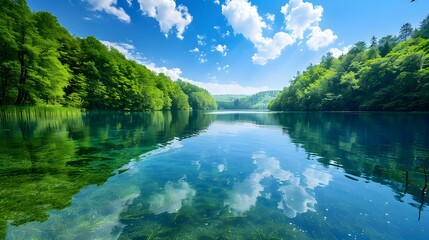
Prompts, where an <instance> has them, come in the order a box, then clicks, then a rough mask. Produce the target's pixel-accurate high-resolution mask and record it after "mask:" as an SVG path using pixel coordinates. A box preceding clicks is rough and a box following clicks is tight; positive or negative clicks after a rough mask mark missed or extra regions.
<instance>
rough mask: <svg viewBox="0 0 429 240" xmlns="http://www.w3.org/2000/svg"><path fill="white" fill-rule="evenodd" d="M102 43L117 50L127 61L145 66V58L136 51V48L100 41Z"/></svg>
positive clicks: (119, 43)
mask: <svg viewBox="0 0 429 240" xmlns="http://www.w3.org/2000/svg"><path fill="white" fill-rule="evenodd" d="M100 42H101V43H102V44H104V45H105V46H106V47H108V48H115V49H116V50H118V51H119V52H120V53H122V54H123V55H124V56H125V57H126V58H127V59H129V60H134V61H136V62H138V63H140V64H143V61H144V58H143V57H142V56H141V54H140V53H139V52H137V51H135V47H134V46H133V45H131V44H129V43H124V42H109V41H104V40H100Z"/></svg>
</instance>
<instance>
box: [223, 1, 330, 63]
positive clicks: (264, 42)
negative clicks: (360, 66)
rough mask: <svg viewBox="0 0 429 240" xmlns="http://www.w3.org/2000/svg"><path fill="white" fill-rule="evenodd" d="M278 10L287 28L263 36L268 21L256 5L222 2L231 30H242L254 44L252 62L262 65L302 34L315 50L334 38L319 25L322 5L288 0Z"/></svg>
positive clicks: (271, 18) (275, 57) (301, 36)
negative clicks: (269, 35) (254, 51)
mask: <svg viewBox="0 0 429 240" xmlns="http://www.w3.org/2000/svg"><path fill="white" fill-rule="evenodd" d="M280 12H281V13H283V15H284V18H285V30H287V32H281V31H279V32H276V33H275V34H274V36H273V37H266V36H264V29H270V30H271V25H267V23H265V22H264V20H263V18H262V17H261V16H260V15H259V13H258V8H257V7H256V6H254V5H252V4H251V3H250V2H249V1H248V0H227V1H225V3H224V4H223V5H222V14H223V15H224V16H225V17H226V19H227V21H228V24H229V25H230V26H231V27H232V28H233V30H234V34H241V35H243V36H244V37H245V38H246V39H247V40H249V41H251V42H252V43H253V44H254V46H255V48H256V53H255V54H254V55H253V56H252V61H253V63H254V64H258V65H265V64H266V63H267V62H268V61H269V60H274V59H277V58H278V57H280V55H281V53H282V50H283V49H284V48H285V47H287V46H290V45H292V44H294V43H295V42H297V41H299V40H302V39H304V38H305V39H307V40H306V44H307V46H308V48H309V49H310V50H315V51H316V50H319V49H320V48H322V47H326V46H328V45H329V44H331V43H332V42H333V41H335V40H336V39H337V36H336V35H335V34H334V32H333V31H332V30H331V29H325V30H322V29H321V28H320V27H319V22H320V21H321V20H322V14H323V8H322V7H321V6H313V4H312V3H309V2H303V0H290V1H289V3H287V4H286V5H284V6H283V7H282V8H281V11H280ZM265 18H266V20H267V21H269V22H271V23H272V22H274V21H275V15H274V14H270V13H267V14H265ZM306 33H308V34H307V36H305V35H306ZM300 42H301V41H300Z"/></svg>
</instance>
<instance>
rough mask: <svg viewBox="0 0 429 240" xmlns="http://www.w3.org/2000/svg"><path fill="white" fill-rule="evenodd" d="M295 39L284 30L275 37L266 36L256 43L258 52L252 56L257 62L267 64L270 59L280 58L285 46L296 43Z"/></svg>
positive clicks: (254, 61)
mask: <svg viewBox="0 0 429 240" xmlns="http://www.w3.org/2000/svg"><path fill="white" fill-rule="evenodd" d="M294 41H295V40H294V39H293V38H292V37H291V36H289V35H288V34H286V33H284V32H278V33H276V34H275V35H274V37H273V38H265V39H264V41H261V42H259V43H255V46H256V49H257V52H256V53H255V54H254V55H253V56H252V61H253V63H255V64H259V65H265V64H266V63H267V62H268V60H274V59H276V58H278V57H279V56H280V55H281V53H282V50H283V48H285V47H286V46H288V45H291V44H293V43H294Z"/></svg>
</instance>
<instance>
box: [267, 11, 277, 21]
mask: <svg viewBox="0 0 429 240" xmlns="http://www.w3.org/2000/svg"><path fill="white" fill-rule="evenodd" d="M265 18H266V19H267V20H268V21H271V22H274V21H275V20H276V15H274V14H270V13H267V14H265Z"/></svg>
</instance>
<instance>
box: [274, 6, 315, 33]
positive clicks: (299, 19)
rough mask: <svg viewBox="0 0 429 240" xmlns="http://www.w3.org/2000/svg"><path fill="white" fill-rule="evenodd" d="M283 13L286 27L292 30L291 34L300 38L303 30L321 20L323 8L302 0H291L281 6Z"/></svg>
mask: <svg viewBox="0 0 429 240" xmlns="http://www.w3.org/2000/svg"><path fill="white" fill-rule="evenodd" d="M281 12H282V13H283V14H284V15H285V20H286V29H288V30H291V31H292V36H293V37H295V38H300V39H302V38H303V37H304V32H305V31H306V30H307V29H308V28H309V27H311V26H316V25H317V24H318V23H319V22H320V21H321V20H322V13H323V8H322V7H321V6H316V7H313V4H311V3H308V2H303V1H302V0H291V1H289V3H288V4H286V5H285V6H283V7H282V9H281Z"/></svg>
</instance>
